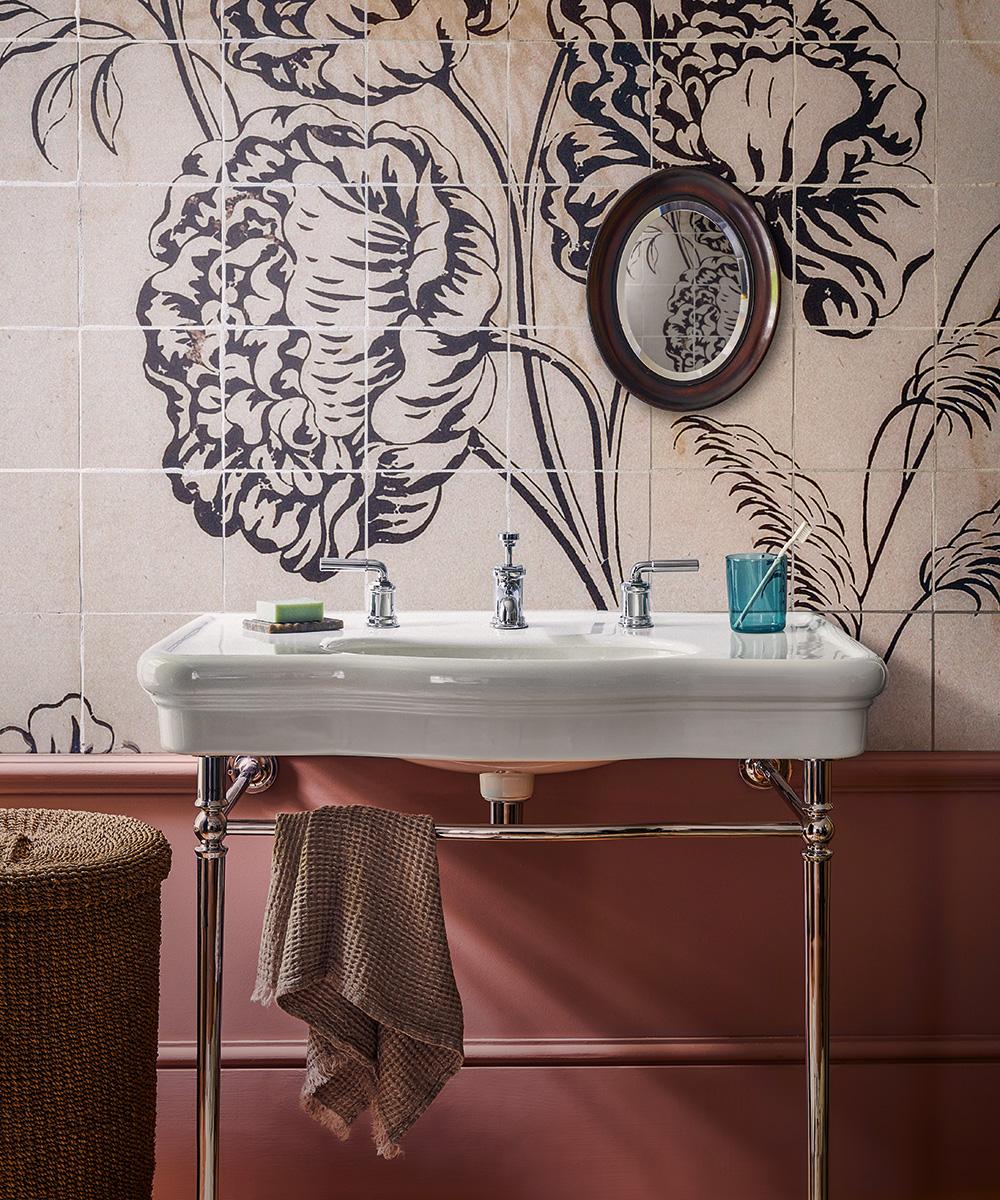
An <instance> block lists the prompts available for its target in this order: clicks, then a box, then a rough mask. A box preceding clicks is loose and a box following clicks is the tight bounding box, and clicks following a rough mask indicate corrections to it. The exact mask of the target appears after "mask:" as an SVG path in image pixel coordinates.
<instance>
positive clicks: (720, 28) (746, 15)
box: [653, 0, 795, 42]
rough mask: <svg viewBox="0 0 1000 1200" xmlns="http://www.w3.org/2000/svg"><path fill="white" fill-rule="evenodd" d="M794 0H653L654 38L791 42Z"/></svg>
mask: <svg viewBox="0 0 1000 1200" xmlns="http://www.w3.org/2000/svg"><path fill="white" fill-rule="evenodd" d="M794 31H795V23H794V13H793V0H770V2H769V3H767V4H766V5H763V4H760V3H758V2H757V0H735V2H733V0H711V2H709V3H705V2H703V0H653V37H654V38H660V39H669V40H671V41H681V42H691V41H712V40H715V41H720V40H727V41H731V42H745V41H755V40H757V39H760V38H767V39H771V40H773V39H776V38H777V39H779V40H781V41H788V40H790V39H791V38H792V37H793V36H794Z"/></svg>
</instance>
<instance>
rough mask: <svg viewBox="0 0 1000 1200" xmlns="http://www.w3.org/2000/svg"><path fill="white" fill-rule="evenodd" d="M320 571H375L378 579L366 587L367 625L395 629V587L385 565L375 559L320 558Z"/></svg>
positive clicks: (396, 622) (396, 623)
mask: <svg viewBox="0 0 1000 1200" xmlns="http://www.w3.org/2000/svg"><path fill="white" fill-rule="evenodd" d="M319 569H320V570H321V571H375V572H376V574H377V575H378V578H377V579H376V580H374V581H373V582H372V583H370V584H369V585H368V624H369V625H370V626H372V628H374V629H395V628H396V627H397V626H398V625H399V621H397V620H396V587H395V584H392V583H390V582H389V572H388V571H387V570H386V568H385V563H383V562H379V560H378V559H377V558H321V559H320V560H319Z"/></svg>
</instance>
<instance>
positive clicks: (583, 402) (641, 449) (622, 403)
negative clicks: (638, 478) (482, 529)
mask: <svg viewBox="0 0 1000 1200" xmlns="http://www.w3.org/2000/svg"><path fill="white" fill-rule="evenodd" d="M510 352H511V358H512V364H511V372H510V379H511V384H510V420H509V436H510V456H511V459H512V461H513V462H514V463H515V464H516V466H517V467H519V468H521V469H524V470H539V469H551V468H552V467H553V466H556V465H561V466H563V467H565V468H567V469H568V470H571V471H586V470H590V471H618V470H625V471H628V470H643V471H645V470H648V469H649V453H650V449H649V426H650V419H649V413H650V410H649V408H648V406H647V405H645V404H643V403H642V402H641V401H640V400H638V399H636V398H634V397H632V396H630V395H629V394H628V393H627V392H625V390H624V389H623V388H622V387H621V385H620V384H618V383H617V382H616V381H615V380H614V378H613V377H612V376H611V374H610V372H609V371H608V369H607V367H606V366H605V365H604V361H603V360H602V359H601V357H600V355H599V353H598V351H597V347H596V345H595V343H594V340H593V337H592V335H591V333H590V330H589V329H582V328H576V329H555V330H535V331H533V333H532V332H527V333H525V334H523V335H522V334H520V333H514V332H512V333H511V340H510Z"/></svg>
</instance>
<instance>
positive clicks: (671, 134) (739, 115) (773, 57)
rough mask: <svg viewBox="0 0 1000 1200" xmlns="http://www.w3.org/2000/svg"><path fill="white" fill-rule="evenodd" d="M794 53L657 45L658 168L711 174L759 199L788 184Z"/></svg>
mask: <svg viewBox="0 0 1000 1200" xmlns="http://www.w3.org/2000/svg"><path fill="white" fill-rule="evenodd" d="M793 51H794V47H793V44H792V43H791V42H789V41H784V40H759V41H739V42H731V41H696V42H669V41H662V42H654V44H653V125H652V129H653V161H654V165H655V166H659V167H692V166H696V167H707V168H708V169H709V170H712V171H715V172H716V173H718V174H720V175H721V176H722V177H723V178H724V179H726V180H727V181H728V182H730V183H734V184H735V185H736V186H737V187H739V188H742V189H744V190H747V191H751V192H752V194H753V195H754V196H755V197H756V196H757V195H758V194H765V193H767V192H769V191H770V190H771V189H773V187H774V185H776V184H779V183H781V182H783V181H787V180H788V179H789V178H790V176H791V168H792V164H791V152H792V123H793V114H796V104H795V102H794V97H795V76H796V63H795V55H794V52H793ZM693 80H697V81H698V83H697V86H692V81H693ZM799 103H800V104H801V100H800V101H799Z"/></svg>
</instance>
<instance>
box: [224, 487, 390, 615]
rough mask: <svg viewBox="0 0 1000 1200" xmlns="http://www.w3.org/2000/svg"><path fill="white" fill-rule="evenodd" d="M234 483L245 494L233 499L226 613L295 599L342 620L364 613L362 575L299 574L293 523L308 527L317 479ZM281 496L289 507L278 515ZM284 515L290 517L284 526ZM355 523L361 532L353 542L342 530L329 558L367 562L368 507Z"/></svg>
mask: <svg viewBox="0 0 1000 1200" xmlns="http://www.w3.org/2000/svg"><path fill="white" fill-rule="evenodd" d="M230 482H231V483H232V485H233V488H239V489H240V490H238V491H236V493H235V495H233V496H232V504H231V505H230V510H229V511H230V514H231V516H230V520H229V523H228V528H229V530H230V536H229V537H227V538H226V539H225V541H224V543H223V554H224V561H225V599H224V605H223V607H224V610H225V611H226V612H241V613H254V612H256V610H257V601H258V600H281V599H288V598H289V597H291V596H304V597H307V598H308V599H310V600H322V601H323V602H324V605H325V610H326V613H327V615H328V616H334V617H336V616H343V615H344V613H345V612H362V611H363V610H364V607H365V574H364V572H363V571H337V572H333V573H323V572H320V571H319V570H316V571H314V572H312V573H311V574H310V575H309V576H304V575H303V574H302V573H300V572H297V571H296V570H295V567H296V565H297V560H296V558H295V554H296V540H295V531H294V526H293V522H294V518H295V517H296V516H299V517H303V516H304V517H305V519H306V523H308V516H309V513H310V508H309V505H310V502H311V499H312V497H313V495H314V487H315V477H306V478H303V477H301V476H296V477H295V478H294V479H289V478H288V477H285V478H284V479H282V478H277V477H274V476H271V477H264V476H261V475H255V476H251V475H249V474H247V475H242V476H236V477H235V478H234V479H233V480H231V481H230ZM335 490H336V481H334V480H331V481H329V492H328V495H332V494H333V493H334V492H335ZM369 490H370V489H369ZM282 494H284V498H285V507H284V509H283V510H279V509H278V507H277V504H276V500H277V498H278V497H279V496H281V495H282ZM282 513H285V514H287V517H286V519H285V520H284V522H283V521H282V519H281V514H282ZM354 518H355V519H354V521H353V525H354V526H356V529H355V530H354V531H353V532H352V534H351V535H350V536H345V535H344V532H343V529H341V530H340V531H339V532H340V537H339V541H338V542H337V547H336V548H337V554H336V555H335V554H334V553H333V546H332V545H331V546H329V547H328V549H329V550H330V555H329V557H331V558H332V557H342V558H364V557H366V556H367V554H368V550H367V547H366V545H365V513H364V504H363V503H362V504H361V505H359V506H358V509H357V511H356V512H355V514H354ZM312 525H313V529H314V530H315V529H316V522H315V521H314V522H312ZM303 540H304V539H303ZM332 540H336V539H332ZM372 554H373V555H374V557H376V558H379V557H381V553H380V552H379V553H376V552H375V551H374V550H373V551H372ZM310 557H312V556H310ZM389 578H390V579H392V575H391V573H390V576H389ZM369 581H370V580H369Z"/></svg>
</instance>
